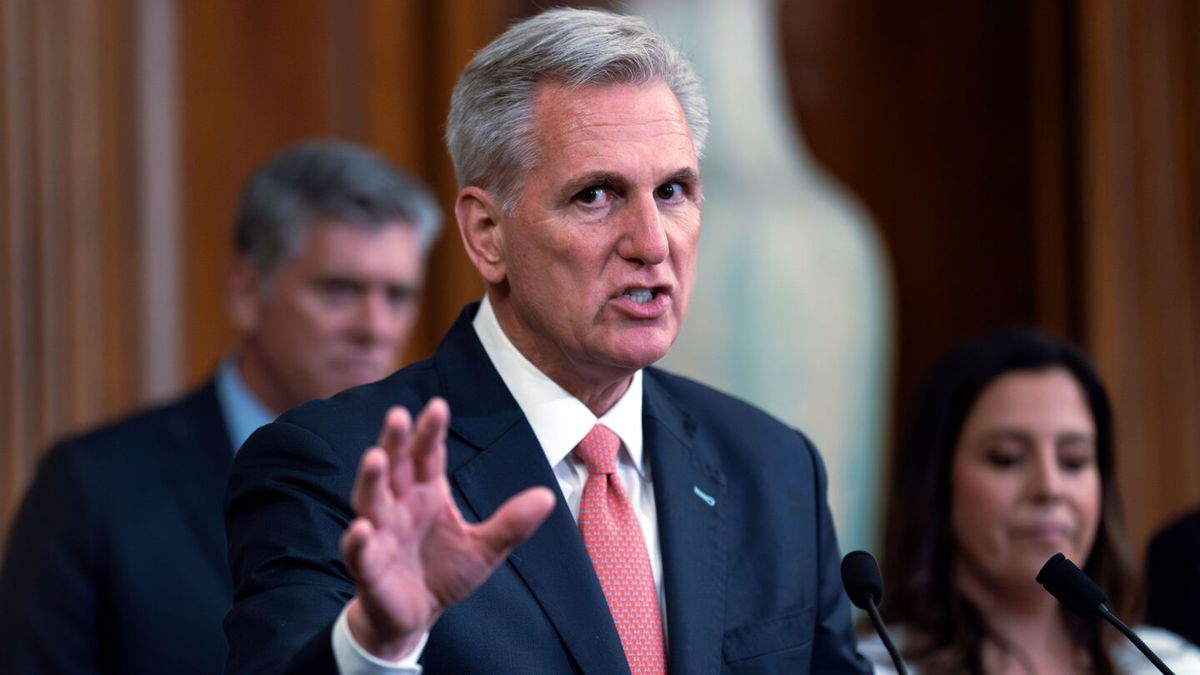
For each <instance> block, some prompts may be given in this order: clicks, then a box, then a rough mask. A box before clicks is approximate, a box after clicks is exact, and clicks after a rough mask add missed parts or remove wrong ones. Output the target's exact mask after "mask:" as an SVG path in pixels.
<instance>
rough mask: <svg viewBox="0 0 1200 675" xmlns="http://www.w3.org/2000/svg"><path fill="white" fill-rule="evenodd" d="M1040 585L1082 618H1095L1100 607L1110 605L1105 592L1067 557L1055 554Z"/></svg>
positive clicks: (1047, 563) (1038, 578)
mask: <svg viewBox="0 0 1200 675" xmlns="http://www.w3.org/2000/svg"><path fill="white" fill-rule="evenodd" d="M1037 582H1038V583H1039V584H1041V585H1042V586H1044V587H1045V588H1046V590H1047V591H1049V593H1050V595H1053V596H1054V597H1056V598H1058V601H1059V602H1061V603H1062V604H1064V605H1066V606H1067V607H1068V608H1070V609H1071V610H1072V611H1074V612H1075V613H1076V614H1079V615H1080V616H1084V617H1088V616H1096V615H1098V614H1099V613H1100V605H1102V604H1104V603H1105V602H1107V601H1108V597H1107V596H1105V595H1104V591H1102V590H1100V587H1099V586H1097V585H1096V582H1094V581H1092V580H1091V578H1089V577H1088V575H1086V574H1084V573H1083V570H1081V569H1079V568H1078V567H1076V566H1075V563H1073V562H1071V561H1070V560H1069V559H1068V558H1067V556H1065V555H1063V554H1062V553H1055V554H1054V555H1053V556H1051V558H1050V559H1049V560H1047V561H1046V564H1045V565H1042V571H1040V572H1038V575H1037Z"/></svg>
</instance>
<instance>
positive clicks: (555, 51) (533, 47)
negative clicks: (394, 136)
mask: <svg viewBox="0 0 1200 675" xmlns="http://www.w3.org/2000/svg"><path fill="white" fill-rule="evenodd" d="M659 80H661V81H663V82H665V83H666V84H667V86H668V87H670V89H671V91H672V92H673V93H674V94H675V98H676V99H677V100H678V101H679V106H680V108H682V109H683V115H684V117H685V118H686V119H687V124H688V128H689V129H690V131H691V133H692V143H693V144H694V145H695V147H696V154H697V156H702V155H703V154H704V140H705V137H706V136H707V135H708V104H707V103H706V102H705V100H704V93H703V91H702V89H701V86H700V79H699V78H698V77H696V73H695V71H693V70H692V66H691V64H690V63H689V62H688V60H687V59H686V58H685V57H684V56H683V55H682V54H680V53H679V52H678V51H677V50H676V49H675V48H674V47H673V46H671V44H670V43H669V42H668V41H667V39H666V38H665V37H663V36H662V35H660V34H659V33H658V32H656V31H655V30H654V29H653V28H651V27H650V26H649V24H647V23H646V22H645V20H643V19H641V18H638V17H634V16H624V15H620V14H613V13H610V12H606V11H601V10H593V9H571V8H560V9H552V10H549V11H546V12H542V13H541V14H538V15H536V16H534V17H531V18H529V19H525V20H524V21H521V22H519V23H516V24H514V25H513V26H511V27H510V28H509V29H508V30H507V31H505V32H504V34H503V35H501V36H500V37H498V38H496V39H495V40H494V41H493V42H492V43H491V44H489V45H488V46H487V47H484V48H483V50H481V51H480V52H479V53H478V54H476V55H475V58H474V59H472V60H471V63H469V64H468V65H467V68H466V70H464V71H463V74H462V76H461V77H460V78H459V79H458V84H457V85H455V87H454V94H453V95H452V96H451V98H450V118H449V121H448V123H447V126H446V144H447V145H448V146H449V148H450V157H451V159H452V160H453V161H454V172H455V174H456V176H457V178H458V185H459V187H460V188H463V187H466V186H468V185H475V186H479V187H481V188H483V189H485V190H487V191H488V192H491V193H493V194H495V195H496V196H497V197H498V198H499V199H500V202H501V208H503V209H504V210H505V211H510V210H511V207H512V206H513V202H514V201H515V199H516V195H517V192H518V191H519V190H520V187H521V183H522V182H523V180H524V178H525V176H526V174H527V173H528V172H529V171H530V170H531V169H532V168H533V164H534V162H535V160H536V156H535V155H536V152H537V147H536V144H535V143H534V140H533V138H532V136H531V132H532V128H531V126H532V120H533V104H534V97H535V96H536V95H537V90H538V85H539V84H541V83H543V82H547V81H552V82H557V83H561V84H563V85H564V86H567V87H582V86H586V85H602V84H643V83H647V82H652V81H659Z"/></svg>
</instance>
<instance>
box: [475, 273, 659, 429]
mask: <svg viewBox="0 0 1200 675" xmlns="http://www.w3.org/2000/svg"><path fill="white" fill-rule="evenodd" d="M489 301H490V302H491V304H492V311H493V312H494V313H495V315H496V321H497V322H498V323H499V324H500V330H501V331H503V332H504V335H505V337H507V338H508V340H509V342H511V343H512V345H513V347H515V348H516V350H517V351H518V352H520V353H521V355H522V356H524V357H525V358H526V359H528V360H529V362H530V363H532V364H533V366H534V367H535V368H537V369H538V370H540V371H541V372H542V374H543V375H545V376H546V377H548V378H550V379H551V380H552V381H553V382H554V383H555V384H557V385H558V386H560V387H562V388H563V389H565V390H566V391H567V393H568V394H570V395H571V396H574V397H575V398H576V399H578V400H579V402H581V403H583V405H584V406H586V407H587V409H588V410H590V411H591V412H592V414H593V415H595V416H596V417H601V416H603V415H604V413H606V412H608V411H609V410H610V409H611V408H612V407H613V406H614V405H616V404H617V401H619V400H621V397H622V396H624V395H625V392H626V391H628V390H629V385H630V384H631V383H632V382H633V376H634V374H635V373H636V372H637V371H638V369H637V368H634V369H632V370H631V369H629V368H626V367H619V366H611V367H604V366H599V365H583V364H580V363H578V362H577V361H573V360H572V359H571V358H570V357H569V356H568V355H566V354H564V353H563V352H562V351H560V350H555V349H554V348H553V347H550V348H549V350H548V349H547V348H546V347H545V345H539V344H537V343H536V341H533V340H530V339H528V337H527V333H526V332H525V331H521V330H517V325H516V319H515V318H513V317H512V316H511V312H510V306H509V305H508V303H507V302H506V300H505V299H504V298H503V297H501V296H500V295H499V294H498V293H491V294H490V295H489Z"/></svg>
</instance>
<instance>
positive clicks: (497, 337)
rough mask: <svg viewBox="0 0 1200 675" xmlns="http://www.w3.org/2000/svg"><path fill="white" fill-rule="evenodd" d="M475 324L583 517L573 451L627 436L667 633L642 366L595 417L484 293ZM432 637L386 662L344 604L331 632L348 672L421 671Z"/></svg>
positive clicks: (623, 457) (580, 474)
mask: <svg viewBox="0 0 1200 675" xmlns="http://www.w3.org/2000/svg"><path fill="white" fill-rule="evenodd" d="M473 327H474V328H475V333H476V335H478V336H479V340H480V342H482V343H483V349H484V351H485V352H487V355H488V359H489V360H491V362H492V365H493V366H494V367H495V368H496V371H497V372H499V373H500V379H501V380H503V381H504V384H505V386H507V387H508V390H509V392H511V393H512V396H513V398H514V399H516V401H517V405H518V406H520V408H521V412H522V413H524V414H525V418H526V419H527V420H528V421H529V425H530V426H531V427H533V434H534V436H535V437H537V440H538V444H539V445H541V446H542V450H543V451H544V452H545V453H546V461H547V462H549V464H550V466H551V467H552V468H553V470H554V477H555V478H556V479H557V480H558V487H559V489H560V490H561V491H562V494H563V498H564V499H566V502H567V507H568V508H570V510H571V515H572V516H573V517H574V518H575V519H576V520H577V521H578V520H579V500H580V498H581V497H582V496H583V486H584V484H585V483H587V468H586V467H584V465H583V462H581V461H579V460H578V459H576V458H575V457H574V455H572V454H571V451H572V450H574V449H575V446H576V445H577V444H578V443H579V442H580V441H581V440H583V437H584V436H586V435H587V433H588V432H589V431H591V429H592V427H593V426H595V425H596V424H597V423H600V424H603V425H604V426H606V427H608V428H609V429H612V430H613V432H615V433H616V434H617V436H619V437H620V438H621V451H620V453H619V454H618V456H617V476H618V478H619V479H620V481H621V484H622V485H623V486H624V487H625V490H626V492H627V493H628V494H629V500H630V502H631V503H632V504H633V507H634V510H635V511H636V513H637V518H638V523H639V524H640V525H641V527H642V535H643V536H644V537H645V538H646V549H647V551H648V552H649V554H650V566H651V568H652V569H653V571H654V585H655V587H656V588H657V590H658V598H659V607H660V608H662V609H663V630H664V631H665V630H666V611H665V609H666V602H665V601H664V595H663V584H662V555H661V553H660V551H659V546H658V520H657V518H656V515H655V514H656V512H655V508H654V490H653V486H652V483H651V476H650V467H649V464H648V463H647V462H646V461H645V453H644V452H643V443H642V371H640V370H639V371H637V372H636V373H634V375H633V380H632V382H631V383H630V385H629V389H627V390H626V391H625V393H624V395H622V396H621V398H620V400H618V401H617V402H616V404H615V405H613V407H612V408H610V409H609V410H608V412H606V413H604V415H602V416H601V417H600V418H599V419H597V418H596V416H595V415H593V414H592V412H591V411H590V410H588V408H587V406H585V405H584V404H583V403H582V402H581V401H580V400H579V399H577V398H575V397H574V396H572V395H571V394H569V393H567V391H566V390H565V389H563V388H562V387H560V386H559V385H557V384H555V383H554V381H553V380H551V379H550V378H548V377H546V375H545V374H544V373H543V372H542V371H540V370H538V369H537V367H536V366H534V365H533V364H532V363H530V362H529V359H527V358H525V356H524V355H523V354H521V352H519V351H517V348H516V347H515V346H514V345H513V343H512V341H511V340H509V339H508V336H507V335H505V334H504V331H503V330H502V329H501V328H500V322H499V321H498V320H497V319H496V313H495V311H494V310H493V309H492V305H491V302H489V300H488V299H487V297H486V296H485V297H484V299H483V302H482V303H480V306H479V312H478V313H477V314H476V315H475V321H474V322H473ZM450 414H451V415H452V416H453V414H454V411H453V410H451V411H450ZM428 638H429V635H428V634H426V635H425V636H424V637H423V638H422V639H421V642H420V644H419V645H418V646H417V648H416V649H414V650H413V652H412V653H410V654H409V655H408V656H406V657H405V658H403V659H401V660H400V661H396V662H392V661H384V660H382V659H379V658H376V657H375V656H372V655H371V654H370V653H368V652H367V651H366V650H365V649H363V648H362V647H361V646H359V645H358V643H357V642H355V641H354V637H353V636H352V635H351V634H350V626H349V623H348V622H347V620H346V610H345V609H343V610H342V613H341V615H339V616H338V620H337V623H336V624H335V625H334V630H333V653H334V659H335V660H336V662H337V665H338V671H339V672H340V673H341V674H342V675H368V674H370V675H384V674H396V675H401V674H403V675H413V674H416V673H420V672H421V666H420V664H419V663H417V661H418V659H419V658H420V656H421V653H422V651H423V650H424V648H425V641H426V640H427V639H428Z"/></svg>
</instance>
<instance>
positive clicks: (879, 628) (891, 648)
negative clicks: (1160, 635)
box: [866, 594, 1175, 675]
mask: <svg viewBox="0 0 1200 675" xmlns="http://www.w3.org/2000/svg"><path fill="white" fill-rule="evenodd" d="M867 600H868V602H867V603H866V604H867V614H868V615H870V617H871V623H873V624H875V632H876V633H878V634H879V639H880V640H883V646H884V647H886V648H887V650H888V654H890V655H891V657H892V663H895V664H896V673H897V675H908V668H906V667H905V665H904V659H902V658H900V651H899V650H898V649H896V645H895V643H893V642H892V636H891V635H889V634H888V631H887V628H885V627H884V625H883V619H881V618H879V610H878V609H875V598H873V597H871V595H870V594H868V595H867ZM1168 672H1169V671H1168ZM1171 675H1175V674H1174V673H1171Z"/></svg>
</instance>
